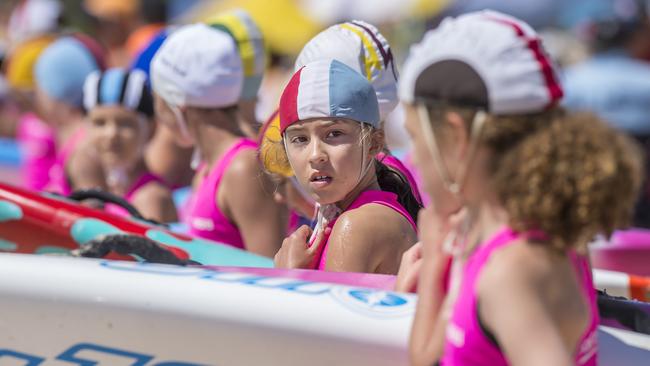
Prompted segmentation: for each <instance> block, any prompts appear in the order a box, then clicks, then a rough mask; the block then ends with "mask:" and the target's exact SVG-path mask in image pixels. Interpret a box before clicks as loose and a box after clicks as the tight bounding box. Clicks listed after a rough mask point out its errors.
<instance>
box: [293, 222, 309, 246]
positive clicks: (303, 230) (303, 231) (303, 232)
mask: <svg viewBox="0 0 650 366" xmlns="http://www.w3.org/2000/svg"><path fill="white" fill-rule="evenodd" d="M310 235H311V228H310V227H309V226H307V225H302V226H301V227H299V228H298V230H296V231H294V232H293V234H291V236H292V237H293V238H295V239H299V240H300V242H302V243H307V238H309V236H310Z"/></svg>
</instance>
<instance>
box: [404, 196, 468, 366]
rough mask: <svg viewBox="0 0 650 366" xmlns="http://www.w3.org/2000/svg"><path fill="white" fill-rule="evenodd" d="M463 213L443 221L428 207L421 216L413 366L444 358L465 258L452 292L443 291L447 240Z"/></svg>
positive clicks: (454, 273) (457, 265) (457, 262)
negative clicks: (420, 257)
mask: <svg viewBox="0 0 650 366" xmlns="http://www.w3.org/2000/svg"><path fill="white" fill-rule="evenodd" d="M463 217H464V216H463V213H462V212H461V213H457V214H455V215H453V216H452V217H448V218H440V217H438V216H436V214H435V213H434V211H433V210H432V209H431V207H429V208H425V209H423V210H421V211H420V214H419V219H418V222H419V226H418V227H419V229H420V238H421V243H422V248H421V250H422V259H421V264H420V276H419V278H418V283H417V293H418V303H417V306H416V308H415V318H414V320H413V327H412V328H411V337H410V339H409V356H410V358H411V364H412V365H417V366H419V365H422V366H431V365H432V364H434V363H436V362H438V361H439V360H440V359H441V358H442V352H443V345H444V337H445V329H446V327H447V322H448V320H449V316H450V314H451V306H452V304H453V302H454V300H455V293H456V291H455V289H457V286H458V284H459V283H460V278H459V276H460V268H461V266H462V262H461V259H456V258H455V259H454V261H455V263H454V265H453V268H452V276H451V277H452V278H451V283H450V284H449V286H448V287H449V293H448V294H446V293H445V291H444V288H443V280H444V277H445V271H446V270H447V266H448V263H449V260H450V254H449V253H447V252H445V250H443V245H442V243H443V241H444V240H445V239H446V238H447V236H448V235H449V233H451V232H454V231H455V230H456V228H457V227H458V224H459V223H460V222H461V221H462V218H463Z"/></svg>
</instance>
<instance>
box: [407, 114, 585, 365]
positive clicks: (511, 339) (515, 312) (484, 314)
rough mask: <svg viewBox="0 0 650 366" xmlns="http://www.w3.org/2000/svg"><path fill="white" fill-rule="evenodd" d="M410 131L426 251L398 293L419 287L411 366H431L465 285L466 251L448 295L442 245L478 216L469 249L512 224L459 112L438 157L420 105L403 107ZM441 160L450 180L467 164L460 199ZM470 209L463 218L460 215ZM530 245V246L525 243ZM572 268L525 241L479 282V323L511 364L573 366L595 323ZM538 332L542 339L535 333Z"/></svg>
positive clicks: (417, 252)
mask: <svg viewBox="0 0 650 366" xmlns="http://www.w3.org/2000/svg"><path fill="white" fill-rule="evenodd" d="M406 112H407V116H408V117H407V122H406V127H407V129H408V131H409V134H410V136H411V139H412V140H413V156H414V161H415V163H416V165H417V167H418V169H420V172H421V173H422V177H423V180H424V182H423V183H424V188H425V189H426V191H427V193H429V194H430V196H431V198H432V202H433V204H432V206H433V207H429V208H427V209H425V210H423V211H422V212H421V214H420V218H419V228H420V240H421V244H418V245H416V246H414V247H413V248H412V249H410V250H409V251H407V252H406V253H405V254H404V256H403V259H402V263H401V265H400V272H399V274H398V279H397V288H396V289H397V290H399V291H413V290H414V289H416V288H417V293H418V295H419V300H418V304H417V308H416V315H415V319H414V322H413V324H414V326H413V328H412V330H411V338H410V341H409V354H410V358H411V363H412V364H413V365H427V366H428V365H431V364H434V363H436V362H437V361H439V360H440V359H441V357H442V351H443V345H444V339H445V329H446V327H447V323H448V319H449V315H450V314H451V306H452V304H453V303H454V301H455V297H456V294H457V285H458V284H460V282H461V281H462V270H460V268H462V265H463V263H464V260H465V258H466V257H465V255H466V253H464V252H461V251H457V252H456V255H455V257H454V269H452V275H451V285H450V290H449V292H448V293H445V292H444V291H443V288H442V285H441V284H442V281H443V276H444V272H445V269H446V264H447V260H448V258H449V256H450V253H448V252H447V251H446V250H445V249H443V247H442V246H443V245H442V243H443V242H444V240H445V239H446V238H447V236H448V235H449V233H451V232H455V231H457V230H459V228H460V225H461V223H462V222H463V221H464V220H465V218H467V217H471V218H472V220H471V221H470V222H471V223H472V226H471V227H470V229H469V232H468V233H467V237H466V241H465V242H466V243H469V244H468V245H469V246H470V247H471V246H472V244H473V243H481V242H483V241H484V240H486V238H490V237H492V236H493V235H494V234H495V233H496V232H497V231H499V230H500V229H501V228H502V227H504V226H505V225H507V224H508V215H507V212H505V210H504V209H503V208H502V207H501V205H500V204H499V202H498V200H497V199H496V198H495V194H494V192H493V191H492V188H491V187H490V185H489V184H488V183H487V182H489V178H488V172H487V171H485V168H486V167H487V166H488V164H487V162H488V159H489V158H490V152H489V151H488V150H485V149H481V148H480V149H479V150H478V152H477V154H476V155H475V156H469V153H468V150H469V149H468V146H469V145H470V138H469V133H468V131H467V129H466V127H465V125H464V122H463V120H462V118H461V117H460V116H459V115H458V114H456V113H449V114H448V115H446V116H444V118H445V124H444V128H441V124H440V123H438V124H437V125H436V126H435V127H437V129H435V130H434V133H435V135H436V138H437V140H436V141H437V142H438V146H439V148H440V151H439V152H438V153H436V152H432V151H431V149H429V147H428V145H427V143H426V140H425V137H424V136H425V135H424V134H425V133H426V132H425V131H424V130H423V129H422V128H421V125H420V123H419V120H418V118H419V117H418V115H417V113H416V110H415V108H414V107H413V106H410V105H407V106H406ZM434 154H437V158H439V159H441V160H442V163H443V166H444V167H445V168H446V169H447V172H448V175H449V176H450V178H451V179H453V180H455V181H459V180H461V178H460V177H459V176H458V171H461V170H464V169H461V167H463V168H464V166H465V165H468V167H467V171H468V172H469V173H468V175H467V176H466V177H464V179H462V180H463V184H462V188H461V191H460V193H459V194H458V195H455V194H453V193H451V192H450V191H449V190H448V189H447V188H446V187H445V184H444V183H443V180H442V179H441V177H440V174H439V172H438V171H436V169H435V166H434V164H433V163H432V159H433V158H436V156H435V155H434ZM461 203H462V206H464V209H463V210H462V211H460V212H459V209H460V207H461ZM519 240H525V239H519ZM581 291H582V289H581V288H580V285H579V284H578V278H577V277H576V273H575V269H574V268H573V267H572V265H571V263H570V261H569V259H568V258H567V256H565V255H562V254H559V253H557V252H555V251H550V250H548V248H547V247H546V246H543V245H541V246H540V245H536V244H534V243H532V242H528V241H523V242H522V245H510V246H507V247H505V248H503V249H500V250H499V251H497V252H495V253H494V255H493V256H492V258H491V259H490V261H489V262H488V264H487V265H486V266H485V267H484V268H483V270H482V272H481V275H480V277H479V280H478V282H477V289H476V292H477V295H478V299H479V301H480V302H481V307H480V310H479V311H480V314H479V315H480V317H481V319H482V321H484V322H485V325H486V327H487V328H488V329H489V330H490V331H491V332H492V333H493V334H494V335H495V337H496V338H497V340H498V342H499V345H500V348H501V350H502V351H503V352H504V354H505V355H506V357H507V358H508V361H509V362H510V364H512V365H548V364H554V365H571V364H573V358H572V357H573V353H574V352H575V351H574V350H575V349H576V346H577V344H578V341H579V340H580V337H581V336H582V335H583V333H584V331H585V329H586V326H587V324H588V320H589V315H588V314H589V307H588V306H587V304H586V303H585V301H584V299H583V298H582V297H581V296H576V294H580V293H581ZM530 329H535V332H530V331H529V330H530Z"/></svg>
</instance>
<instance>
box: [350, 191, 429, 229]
mask: <svg viewBox="0 0 650 366" xmlns="http://www.w3.org/2000/svg"><path fill="white" fill-rule="evenodd" d="M369 203H374V204H378V205H382V206H386V207H388V208H392V209H393V210H394V211H397V212H398V213H399V214H401V215H402V216H404V217H405V218H406V219H407V220H408V222H409V223H410V224H411V226H412V227H413V229H414V230H416V231H417V225H416V224H415V221H413V218H411V215H409V213H408V211H406V209H405V208H404V206H402V205H401V204H400V203H399V201H398V200H397V195H396V194H395V193H392V192H386V191H364V192H361V194H359V196H358V197H357V199H355V200H354V202H352V204H351V205H350V207H348V209H347V210H354V209H355V208H359V207H361V206H363V205H366V204H369ZM347 210H346V211H347Z"/></svg>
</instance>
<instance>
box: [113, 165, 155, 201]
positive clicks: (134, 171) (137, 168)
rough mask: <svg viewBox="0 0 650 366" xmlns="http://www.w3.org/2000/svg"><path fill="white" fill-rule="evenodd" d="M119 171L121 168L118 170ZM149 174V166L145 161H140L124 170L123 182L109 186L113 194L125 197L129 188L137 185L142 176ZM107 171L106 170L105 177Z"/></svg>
mask: <svg viewBox="0 0 650 366" xmlns="http://www.w3.org/2000/svg"><path fill="white" fill-rule="evenodd" d="M118 169H119V168H118ZM146 172H147V165H146V163H145V162H144V159H139V160H138V161H137V162H136V163H135V164H133V165H132V166H130V167H125V168H124V174H125V180H124V181H122V182H114V183H113V185H111V186H109V187H108V188H109V190H110V191H111V192H113V193H116V194H120V195H124V194H126V193H127V192H128V190H129V188H130V187H131V186H133V184H135V182H136V181H137V180H138V179H139V178H140V176H141V175H142V174H144V173H146ZM106 173H107V169H106V170H105V173H104V174H105V175H106Z"/></svg>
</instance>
